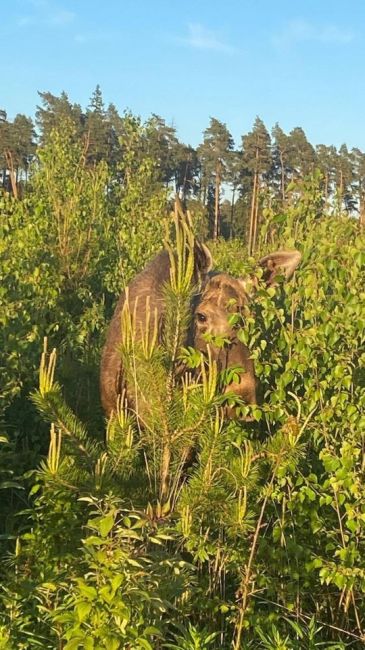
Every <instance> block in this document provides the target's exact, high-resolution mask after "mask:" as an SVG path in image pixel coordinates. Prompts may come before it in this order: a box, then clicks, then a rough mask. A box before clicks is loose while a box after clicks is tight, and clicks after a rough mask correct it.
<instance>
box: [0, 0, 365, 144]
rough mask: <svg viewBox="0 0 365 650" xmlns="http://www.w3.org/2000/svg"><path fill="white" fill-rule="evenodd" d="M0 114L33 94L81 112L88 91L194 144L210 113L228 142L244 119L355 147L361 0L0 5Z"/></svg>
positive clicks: (244, 127)
mask: <svg viewBox="0 0 365 650" xmlns="http://www.w3.org/2000/svg"><path fill="white" fill-rule="evenodd" d="M1 4H3V5H4V6H2V11H1V18H0V42H1V58H0V75H1V86H0V88H1V90H0V108H1V107H3V108H5V109H6V110H7V111H8V115H9V117H11V118H13V117H14V115H15V114H16V113H17V112H23V113H26V114H28V115H33V114H34V110H35V106H36V104H37V102H38V96H37V90H41V91H42V90H50V91H51V92H52V93H55V94H59V93H60V92H61V91H62V90H66V91H67V93H68V94H69V97H70V99H71V100H72V101H76V102H79V103H80V104H82V105H83V106H86V105H87V103H88V100H89V97H90V95H91V93H92V91H93V89H94V88H95V86H96V84H97V83H99V84H100V85H101V88H102V91H103V95H104V99H105V102H106V103H108V102H109V101H113V102H114V103H115V104H116V105H117V107H118V109H119V110H121V111H122V110H124V109H125V108H129V109H131V110H132V111H133V112H135V113H138V114H140V115H141V116H142V117H143V118H146V117H147V116H148V115H150V114H151V113H152V112H153V113H157V114H159V115H161V116H162V117H163V118H165V119H166V121H167V122H168V123H173V124H174V126H175V127H176V128H177V132H178V136H179V137H180V139H181V140H183V141H184V142H186V143H190V144H192V145H196V144H198V143H199V142H200V140H201V137H202V132H203V130H204V129H205V128H206V127H207V126H208V123H209V117H210V116H213V117H216V118H218V119H219V120H221V121H223V122H226V123H227V126H228V128H229V129H230V131H231V132H232V135H233V136H234V138H235V140H236V143H238V144H239V143H240V136H241V134H242V133H245V132H247V131H248V130H249V129H250V128H251V126H252V123H253V120H254V119H255V116H256V115H259V116H260V117H261V118H262V119H263V120H264V122H265V124H266V126H267V127H268V128H271V127H272V126H273V125H274V123H275V122H276V121H278V122H279V123H280V125H281V126H282V128H284V130H286V131H288V130H290V129H292V128H293V127H295V126H302V127H303V128H304V130H305V132H306V133H307V136H308V138H309V140H310V141H311V142H312V143H314V144H318V143H325V144H335V145H337V146H338V145H340V144H341V143H342V142H346V143H347V144H348V145H349V147H352V146H359V147H360V148H362V149H363V150H365V132H364V112H365V74H364V64H365V37H364V34H365V0H347V1H346V0H306V1H305V2H301V3H299V2H293V1H292V0H276V1H275V0H220V1H217V0H185V2H181V1H177V0H104V1H103V2H100V0H11V2H5V0H2V3H1Z"/></svg>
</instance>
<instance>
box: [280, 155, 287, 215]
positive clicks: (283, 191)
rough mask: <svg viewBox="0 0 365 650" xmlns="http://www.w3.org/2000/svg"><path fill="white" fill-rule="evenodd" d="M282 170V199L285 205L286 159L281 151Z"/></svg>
mask: <svg viewBox="0 0 365 650" xmlns="http://www.w3.org/2000/svg"><path fill="white" fill-rule="evenodd" d="M280 169H281V198H282V200H283V203H285V199H286V196H285V169H284V158H283V152H282V151H280Z"/></svg>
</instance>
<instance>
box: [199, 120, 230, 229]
mask: <svg viewBox="0 0 365 650" xmlns="http://www.w3.org/2000/svg"><path fill="white" fill-rule="evenodd" d="M233 145H234V143H233V138H232V136H231V134H230V132H229V131H228V129H227V126H226V125H225V124H224V123H223V122H219V120H217V119H215V118H214V117H211V118H210V125H209V127H208V128H207V129H206V130H205V131H204V141H203V144H201V145H200V146H199V149H198V155H199V156H200V159H201V163H202V168H203V174H202V178H203V183H204V185H205V192H204V193H205V196H207V194H208V188H209V185H210V184H211V183H214V226H213V239H217V237H218V235H219V233H220V223H219V221H220V219H219V204H220V190H221V185H222V183H223V182H224V181H225V180H227V179H228V174H229V172H228V165H229V161H230V158H231V152H232V150H233Z"/></svg>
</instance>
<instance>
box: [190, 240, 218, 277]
mask: <svg viewBox="0 0 365 650" xmlns="http://www.w3.org/2000/svg"><path fill="white" fill-rule="evenodd" d="M194 263H195V269H196V271H197V272H198V274H199V275H200V277H204V276H205V275H207V274H208V273H209V271H210V270H211V269H212V268H213V257H212V254H211V252H210V250H209V248H208V246H206V245H205V244H202V243H201V242H199V241H197V240H195V242H194Z"/></svg>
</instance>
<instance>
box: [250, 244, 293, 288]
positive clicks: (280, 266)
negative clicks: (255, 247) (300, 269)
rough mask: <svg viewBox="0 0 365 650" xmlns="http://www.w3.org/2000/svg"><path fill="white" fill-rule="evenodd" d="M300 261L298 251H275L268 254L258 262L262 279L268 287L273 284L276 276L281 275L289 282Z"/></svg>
mask: <svg viewBox="0 0 365 650" xmlns="http://www.w3.org/2000/svg"><path fill="white" fill-rule="evenodd" d="M301 259H302V255H301V253H299V251H297V250H294V251H277V252H276V253H270V255H266V256H265V257H263V258H262V259H261V260H260V261H259V265H260V266H261V268H262V269H263V270H264V273H263V279H264V281H265V282H266V284H267V285H268V286H270V285H273V284H275V279H276V276H277V275H280V274H283V275H285V278H286V279H287V280H289V278H291V276H292V275H293V273H294V271H295V269H296V268H297V266H298V265H299V263H300V260H301Z"/></svg>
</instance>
